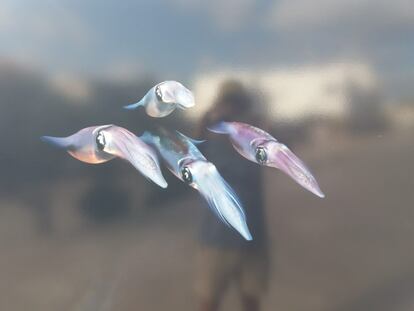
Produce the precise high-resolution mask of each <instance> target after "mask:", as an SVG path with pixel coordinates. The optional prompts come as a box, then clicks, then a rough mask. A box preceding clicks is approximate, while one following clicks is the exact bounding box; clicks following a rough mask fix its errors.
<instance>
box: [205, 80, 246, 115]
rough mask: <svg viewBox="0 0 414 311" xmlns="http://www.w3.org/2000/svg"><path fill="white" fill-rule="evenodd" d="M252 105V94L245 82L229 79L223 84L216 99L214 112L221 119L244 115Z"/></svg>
mask: <svg viewBox="0 0 414 311" xmlns="http://www.w3.org/2000/svg"><path fill="white" fill-rule="evenodd" d="M251 105H252V96H251V94H250V92H249V91H248V90H247V89H246V88H245V87H244V86H243V84H242V83H241V82H239V81H236V80H227V81H225V82H223V83H222V84H221V86H220V87H219V91H218V94H217V97H216V100H215V101H214V104H213V107H212V112H213V114H214V115H215V116H216V117H217V118H219V119H225V118H228V117H234V116H235V115H243V114H245V113H246V112H248V111H249V110H250V108H251Z"/></svg>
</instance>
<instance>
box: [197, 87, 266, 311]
mask: <svg viewBox="0 0 414 311" xmlns="http://www.w3.org/2000/svg"><path fill="white" fill-rule="evenodd" d="M258 111H260V108H259V105H258V103H257V101H255V100H254V98H253V95H252V93H251V92H249V91H248V90H247V89H246V88H245V87H244V86H243V85H242V84H241V83H239V82H237V81H230V80H229V81H226V82H224V83H223V84H222V86H221V87H220V90H219V93H218V96H217V98H216V100H215V103H214V104H213V106H212V108H211V109H210V110H209V111H208V112H207V113H206V114H205V115H204V117H203V118H202V121H201V123H200V128H199V129H198V135H197V136H198V137H201V138H203V139H207V140H208V142H206V143H205V144H202V145H200V149H201V150H202V152H203V153H204V155H205V156H206V158H207V159H208V160H209V161H211V162H212V163H214V164H215V165H216V166H217V169H218V170H219V172H220V173H221V174H222V176H223V178H224V179H225V180H226V181H227V182H228V183H229V184H230V186H231V187H232V188H233V189H234V190H235V192H236V193H237V194H238V195H239V198H240V200H241V202H242V205H243V207H244V209H245V213H246V218H247V223H248V226H249V229H250V231H251V233H252V235H253V241H246V240H245V239H243V238H242V237H241V236H240V235H239V234H238V233H237V232H236V231H235V230H232V229H231V228H230V227H228V226H225V225H223V223H222V222H221V221H220V220H218V218H217V217H216V216H215V215H214V214H213V213H211V211H210V210H208V208H205V209H203V215H202V224H201V230H200V236H199V244H200V245H199V250H198V253H197V256H196V261H197V262H196V267H197V268H196V269H197V271H196V294H197V296H198V297H197V298H198V303H199V310H202V311H213V310H218V309H219V307H220V303H221V302H222V300H223V297H224V294H225V293H226V290H227V289H228V288H229V286H230V285H232V284H234V285H236V287H237V290H238V294H239V297H240V300H241V304H242V306H243V310H246V311H247V310H249V311H255V310H260V300H261V297H262V295H263V294H264V292H265V291H266V288H267V283H268V273H269V271H268V270H269V258H268V242H267V230H266V224H265V215H264V202H263V187H262V176H261V170H260V168H259V167H257V165H255V163H252V162H249V161H246V160H245V159H243V158H242V157H241V156H240V155H238V154H237V153H236V152H235V151H234V149H233V147H232V146H231V144H230V143H229V141H228V139H227V138H226V137H224V136H222V135H215V134H213V133H210V132H208V130H207V129H206V127H207V126H208V125H211V124H214V123H216V122H219V121H240V122H246V123H251V124H254V125H256V126H259V127H263V124H262V122H261V120H260V118H259V115H258V113H257V112H258Z"/></svg>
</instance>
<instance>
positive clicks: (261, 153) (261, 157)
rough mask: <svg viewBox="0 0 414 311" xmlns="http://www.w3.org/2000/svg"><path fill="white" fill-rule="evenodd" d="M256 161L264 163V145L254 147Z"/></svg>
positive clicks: (265, 159)
mask: <svg viewBox="0 0 414 311" xmlns="http://www.w3.org/2000/svg"><path fill="white" fill-rule="evenodd" d="M256 161H257V162H258V163H259V164H264V163H266V161H267V153H266V149H265V148H264V147H257V148H256Z"/></svg>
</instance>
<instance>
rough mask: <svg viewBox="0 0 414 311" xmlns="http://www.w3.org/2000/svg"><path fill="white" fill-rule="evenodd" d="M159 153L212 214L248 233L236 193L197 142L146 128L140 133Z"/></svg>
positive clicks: (248, 238) (177, 133)
mask: <svg viewBox="0 0 414 311" xmlns="http://www.w3.org/2000/svg"><path fill="white" fill-rule="evenodd" d="M141 138H142V139H143V140H144V141H145V142H147V143H148V144H150V145H152V146H154V147H155V148H156V149H157V150H158V151H159V153H160V155H161V157H162V158H163V160H164V162H165V163H166V165H167V167H168V169H169V170H170V171H171V172H172V173H173V174H174V175H175V176H177V178H179V179H180V180H182V181H183V182H184V183H186V184H188V185H189V186H191V187H193V188H194V189H196V190H197V191H198V192H199V193H200V194H201V195H202V196H203V197H204V198H205V199H206V201H207V203H208V205H209V206H210V208H211V209H212V210H213V211H214V212H215V214H216V215H217V216H218V217H219V218H220V219H221V220H222V221H223V222H224V223H225V224H227V225H229V226H231V227H233V228H234V229H236V230H237V231H238V232H239V233H240V234H241V235H242V236H243V237H244V238H245V239H246V240H252V236H251V234H250V232H249V229H248V227H247V224H246V216H245V214H244V211H243V208H242V206H241V203H240V201H239V199H238V198H237V195H236V194H235V193H234V191H233V189H232V188H231V187H230V186H229V185H228V184H227V182H226V181H225V180H224V179H223V178H222V177H221V175H220V174H219V172H218V171H217V168H216V167H215V166H214V164H213V163H211V162H208V161H207V159H206V158H205V157H204V156H203V154H202V153H201V152H200V151H199V150H198V149H197V147H196V146H195V143H198V142H196V141H194V140H191V139H190V138H188V137H186V136H184V135H183V134H181V133H179V132H175V133H170V132H167V131H164V130H161V131H160V133H157V134H153V133H149V132H146V133H144V135H143V136H142V137H141Z"/></svg>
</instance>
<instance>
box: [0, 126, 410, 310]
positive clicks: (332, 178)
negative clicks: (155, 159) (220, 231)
mask: <svg viewBox="0 0 414 311" xmlns="http://www.w3.org/2000/svg"><path fill="white" fill-rule="evenodd" d="M295 150H296V151H297V153H298V154H299V155H300V157H301V158H302V159H304V161H305V162H307V163H308V164H309V167H311V168H312V171H313V172H314V174H315V176H317V178H318V181H319V182H320V185H321V188H322V189H323V191H324V192H325V194H326V195H327V198H326V199H324V200H320V199H318V198H316V197H314V196H312V195H311V194H310V193H308V192H306V191H305V190H303V189H301V188H300V187H299V186H297V185H296V184H295V183H294V182H293V181H291V180H290V179H289V178H288V177H286V176H284V175H282V174H281V173H280V172H276V171H274V170H271V169H266V172H265V178H266V193H267V197H266V200H267V202H268V204H267V217H268V220H267V221H268V224H269V230H270V236H271V243H272V246H271V252H272V277H271V286H270V289H269V292H268V293H267V295H266V296H265V299H264V307H265V308H264V309H265V310H292V311H295V310H309V311H312V310H315V311H324V310H334V311H336V310H338V311H342V310H377V311H381V310H401V311H405V310H413V308H414V298H413V296H412V293H413V291H414V251H413V247H412V236H413V235H414V226H412V219H413V217H414V210H413V206H412V204H410V202H411V203H412V202H414V189H413V176H414V165H413V163H412V160H413V159H414V144H413V139H412V132H409V131H406V132H404V133H401V132H398V133H396V132H390V133H386V134H383V135H379V136H359V137H358V138H348V139H343V140H341V139H338V140H336V141H335V143H334V144H331V143H329V142H326V143H324V144H321V145H318V146H317V148H316V147H315V145H313V144H312V143H309V142H308V143H306V145H300V146H297V148H296V149H295ZM235 156H237V155H236V154H235ZM67 160H68V161H70V160H69V159H67ZM76 185H77V186H76ZM76 187H78V188H79V187H83V186H82V184H81V183H77V184H75V186H74V185H72V184H71V185H69V184H68V185H67V187H63V188H64V190H62V191H66V193H65V194H66V195H65V196H63V195H62V196H60V195H59V194H56V198H55V199H54V200H55V201H54V202H58V203H56V204H55V205H58V204H59V205H60V207H59V208H60V209H61V210H62V209H64V210H65V211H66V213H67V216H60V217H61V218H60V219H59V220H58V221H57V220H54V221H53V222H54V227H55V229H54V231H53V233H52V234H42V233H41V232H38V231H37V230H36V228H35V227H36V226H35V225H34V223H33V219H32V211H30V208H21V207H19V204H20V203H19V202H18V201H7V200H6V199H3V198H2V202H1V203H0V204H1V205H2V206H1V208H0V230H1V231H0V252H1V254H2V256H0V269H1V270H0V275H1V278H0V309H1V310H33V311H37V310H39V311H40V310H41V311H47V310H77V311H78V310H79V311H86V310H194V309H195V299H194V297H193V295H192V294H193V293H192V286H193V282H194V280H193V274H194V264H193V261H194V260H193V259H194V258H193V256H194V252H195V250H196V247H197V242H196V241H197V240H196V238H195V236H196V231H197V225H198V220H199V219H198V217H199V215H198V212H197V211H198V209H199V206H200V203H199V199H198V197H197V195H196V194H195V193H192V194H191V195H190V196H189V197H186V198H184V199H181V200H180V201H176V202H173V203H172V204H171V205H170V206H165V207H164V208H159V209H157V210H154V211H151V210H150V209H148V210H147V212H146V213H143V214H142V216H141V214H140V213H137V214H133V215H135V216H131V217H130V219H129V220H124V221H120V222H118V223H116V224H112V225H106V226H92V225H90V224H88V223H86V222H81V221H78V220H77V218H76V216H74V215H76V213H75V212H74V211H73V210H74V209H75V205H76V204H75V203H73V202H70V200H65V201H59V197H61V198H63V197H64V198H68V197H70V195H69V196H68V193H69V194H70V193H71V192H70V191H73V192H76V191H77V190H76V189H78V188H76ZM72 188H73V189H72ZM71 189H72V190H71ZM44 191H46V190H44ZM59 202H60V203H59ZM53 208H54V209H55V208H57V207H56V206H54V207H53ZM60 214H62V213H60ZM62 217H63V218H62ZM222 310H239V307H238V305H237V300H236V299H235V295H234V292H231V294H230V295H229V297H228V298H227V299H226V301H225V305H224V306H223V308H222Z"/></svg>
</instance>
